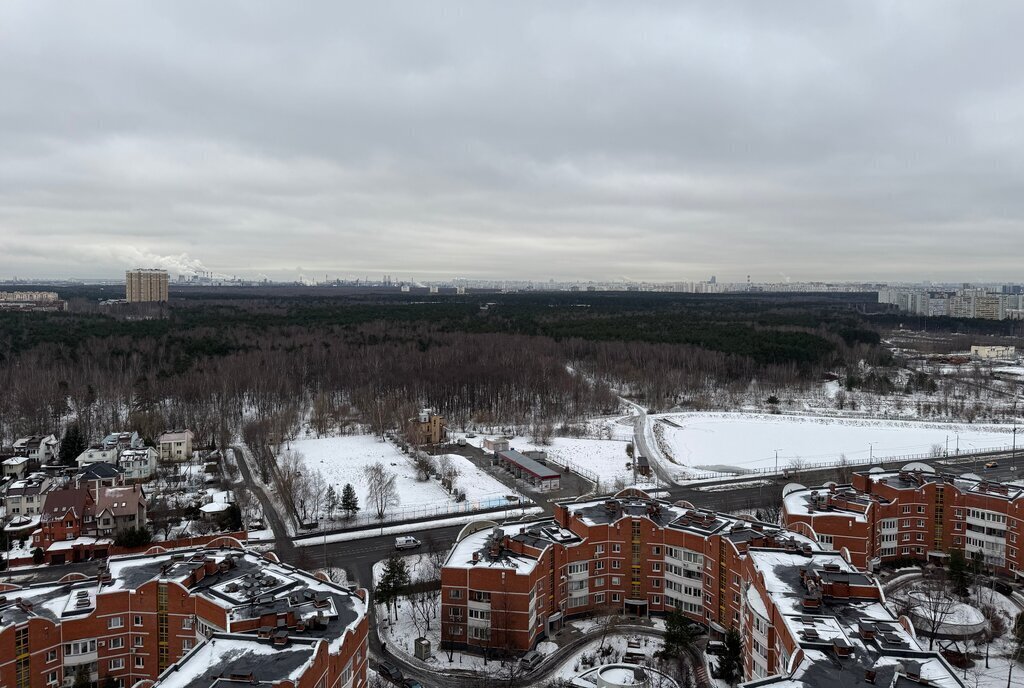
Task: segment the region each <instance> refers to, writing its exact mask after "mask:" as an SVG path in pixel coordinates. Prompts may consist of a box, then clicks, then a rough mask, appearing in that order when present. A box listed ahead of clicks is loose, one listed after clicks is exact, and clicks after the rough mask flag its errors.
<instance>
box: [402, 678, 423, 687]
mask: <svg viewBox="0 0 1024 688" xmlns="http://www.w3.org/2000/svg"><path fill="white" fill-rule="evenodd" d="M402 685H403V686H405V688H423V684H422V683H420V682H419V681H417V680H416V679H414V678H411V677H410V678H407V679H405V680H404V681H402Z"/></svg>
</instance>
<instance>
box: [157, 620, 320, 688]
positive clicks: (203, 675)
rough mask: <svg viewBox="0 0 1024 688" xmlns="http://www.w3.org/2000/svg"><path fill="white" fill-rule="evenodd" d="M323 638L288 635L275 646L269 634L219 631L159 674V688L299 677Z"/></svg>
mask: <svg viewBox="0 0 1024 688" xmlns="http://www.w3.org/2000/svg"><path fill="white" fill-rule="evenodd" d="M319 642H320V641H316V640H304V639H289V640H288V642H287V644H286V645H283V646H275V645H274V644H273V641H272V640H271V639H269V638H267V639H261V638H257V637H255V636H245V635H229V634H222V633H217V634H214V636H213V637H212V638H210V639H209V640H207V641H206V642H204V643H203V644H201V645H199V646H198V647H196V648H195V649H194V650H192V652H190V653H188V654H187V655H185V656H184V657H182V658H181V659H180V660H178V661H177V662H176V663H174V664H173V665H171V666H170V667H168V668H167V670H166V671H164V673H163V674H161V675H160V677H159V679H158V680H157V682H156V684H155V685H156V686H160V688H211V687H212V686H216V685H221V683H222V680H225V679H226V680H231V679H234V680H236V681H240V682H244V683H245V684H246V685H251V686H259V685H273V684H274V683H276V682H278V681H283V680H290V681H293V682H294V683H296V684H297V683H298V679H299V678H300V677H301V676H302V674H303V673H304V672H305V671H306V669H307V668H308V667H310V666H311V665H312V663H313V660H314V658H315V657H316V652H317V646H318V644H319Z"/></svg>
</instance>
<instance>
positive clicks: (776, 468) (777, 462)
mask: <svg viewBox="0 0 1024 688" xmlns="http://www.w3.org/2000/svg"><path fill="white" fill-rule="evenodd" d="M775 479H776V480H778V479H779V450H778V449H776V450H775Z"/></svg>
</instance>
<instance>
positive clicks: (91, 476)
mask: <svg viewBox="0 0 1024 688" xmlns="http://www.w3.org/2000/svg"><path fill="white" fill-rule="evenodd" d="M122 473H124V471H122V470H121V469H120V468H118V467H117V466H114V465H112V464H109V463H107V462H106V461H97V462H96V463H91V464H89V465H87V466H86V467H85V468H83V469H82V470H80V471H79V472H78V473H76V474H75V477H77V478H78V479H79V480H104V479H107V478H116V477H118V476H120V475H121V474H122Z"/></svg>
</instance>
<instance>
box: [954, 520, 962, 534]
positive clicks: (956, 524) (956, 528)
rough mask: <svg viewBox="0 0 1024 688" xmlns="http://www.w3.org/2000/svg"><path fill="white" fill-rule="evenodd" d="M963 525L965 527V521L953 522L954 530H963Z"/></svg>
mask: <svg viewBox="0 0 1024 688" xmlns="http://www.w3.org/2000/svg"><path fill="white" fill-rule="evenodd" d="M963 527H964V524H963V523H959V522H957V523H954V524H953V530H955V531H958V532H959V531H961V530H963Z"/></svg>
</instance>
